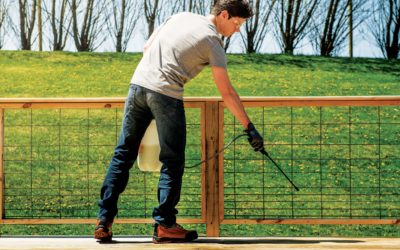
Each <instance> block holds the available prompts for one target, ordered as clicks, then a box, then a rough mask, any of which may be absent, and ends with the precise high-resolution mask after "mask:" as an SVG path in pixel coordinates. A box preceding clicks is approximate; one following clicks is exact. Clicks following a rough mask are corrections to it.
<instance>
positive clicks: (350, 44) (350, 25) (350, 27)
mask: <svg viewBox="0 0 400 250" xmlns="http://www.w3.org/2000/svg"><path fill="white" fill-rule="evenodd" d="M349 57H350V58H353V1H352V0H349Z"/></svg>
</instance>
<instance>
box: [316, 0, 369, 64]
mask: <svg viewBox="0 0 400 250" xmlns="http://www.w3.org/2000/svg"><path fill="white" fill-rule="evenodd" d="M350 1H352V10H351V14H350V10H349V8H348V6H349V2H350ZM365 4H366V2H365V1H364V0H325V1H323V2H322V4H321V6H320V7H321V8H320V11H319V12H318V15H316V18H315V20H314V23H313V25H314V27H313V30H312V32H311V35H310V37H311V41H312V43H313V44H314V47H315V49H316V50H317V51H318V52H319V54H320V55H321V56H332V55H334V54H337V53H338V52H339V51H340V50H341V49H343V47H344V46H345V45H346V38H347V37H348V36H350V34H352V32H353V30H355V29H356V28H357V27H358V26H359V25H360V24H361V23H362V22H363V21H364V20H365V17H366V13H367V12H366V11H365V10H364V6H365ZM350 19H351V22H350ZM349 24H351V25H349ZM350 43H352V42H350Z"/></svg>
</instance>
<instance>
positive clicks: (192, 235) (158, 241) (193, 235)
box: [153, 232, 198, 244]
mask: <svg viewBox="0 0 400 250" xmlns="http://www.w3.org/2000/svg"><path fill="white" fill-rule="evenodd" d="M197 238H198V235H197V232H191V233H188V234H187V235H186V237H185V238H163V237H161V238H159V237H157V236H153V243H154V244H164V243H184V242H191V241H194V240H195V239H197Z"/></svg>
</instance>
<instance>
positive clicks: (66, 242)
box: [0, 237, 400, 250]
mask: <svg viewBox="0 0 400 250" xmlns="http://www.w3.org/2000/svg"><path fill="white" fill-rule="evenodd" d="M0 249H1V250H5V249H10V250H11V249H26V250H31V249H32V250H33V249H34V250H38V249H41V250H47V249H64V250H66V249H68V250H78V249H79V250H89V249H95V250H101V249H163V250H165V249H167V250H169V249H171V250H172V249H182V250H198V249H205V250H211V249H219V250H220V249H222V250H223V249H241V250H244V249H291V250H295V249H297V250H305V249H314V250H322V249H330V250H332V249H345V250H349V249H351V250H358V249H374V250H379V249H397V250H400V238H309V237H298V238H293V237H292V238H286V237H282V238H280V237H268V238H265V237H263V238H258V237H254V238H210V237H208V238H200V239H198V240H196V241H195V242H193V243H181V244H162V245H155V244H153V243H152V242H151V238H149V237H148V238H144V237H140V238H139V237H117V238H115V240H114V242H112V243H108V244H100V243H98V242H96V241H95V240H94V239H91V238H87V237H85V238H83V237H82V238H78V237H74V238H72V237H71V238H68V237H46V238H44V237H29V238H26V237H3V238H0Z"/></svg>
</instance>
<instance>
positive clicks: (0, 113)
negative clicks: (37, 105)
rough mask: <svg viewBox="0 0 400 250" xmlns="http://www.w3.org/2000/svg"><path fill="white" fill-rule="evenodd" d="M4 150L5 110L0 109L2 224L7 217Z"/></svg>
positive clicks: (0, 217) (0, 200) (0, 204)
mask: <svg viewBox="0 0 400 250" xmlns="http://www.w3.org/2000/svg"><path fill="white" fill-rule="evenodd" d="M3 149H4V110H3V109H2V108H0V222H2V221H3V219H4V215H5V213H4V211H5V210H4V168H3ZM0 224H1V223H0Z"/></svg>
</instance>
